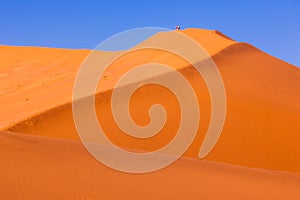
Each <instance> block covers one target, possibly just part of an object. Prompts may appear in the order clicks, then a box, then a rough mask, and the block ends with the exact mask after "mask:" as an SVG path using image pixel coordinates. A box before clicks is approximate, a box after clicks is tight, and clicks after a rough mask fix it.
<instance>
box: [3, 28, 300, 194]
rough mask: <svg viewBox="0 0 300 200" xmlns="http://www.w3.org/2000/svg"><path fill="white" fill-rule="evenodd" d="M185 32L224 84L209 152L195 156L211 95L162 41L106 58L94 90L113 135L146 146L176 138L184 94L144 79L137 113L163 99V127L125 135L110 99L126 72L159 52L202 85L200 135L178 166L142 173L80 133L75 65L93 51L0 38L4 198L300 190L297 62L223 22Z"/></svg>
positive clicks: (142, 117)
mask: <svg viewBox="0 0 300 200" xmlns="http://www.w3.org/2000/svg"><path fill="white" fill-rule="evenodd" d="M182 33H184V34H186V35H188V36H190V37H191V38H193V39H194V40H195V41H197V42H198V43H199V44H201V45H202V46H203V47H204V48H205V49H206V51H207V52H208V54H209V55H210V56H211V57H212V59H213V60H214V62H215V63H216V65H217V67H218V69H219V70H220V73H221V75H222V78H223V81H224V85H225V89H226V95H227V116H226V121H225V125H224V129H223V131H222V134H221V137H220V139H219V141H218V143H217V145H216V146H215V147H214V149H213V151H212V152H211V153H210V154H209V155H208V156H207V157H206V158H205V159H204V160H199V159H198V152H199V148H200V146H201V144H202V142H203V138H204V136H205V133H206V131H207V128H208V124H209V121H210V117H211V110H210V105H211V101H210V96H209V93H208V90H207V87H206V85H205V82H204V80H203V78H202V77H201V76H200V75H199V74H197V72H196V70H195V69H194V68H193V67H192V66H190V64H189V63H188V62H187V61H185V60H183V59H181V58H179V57H176V56H174V55H172V54H169V53H166V52H162V51H158V50H144V51H140V52H133V53H130V54H128V55H126V56H124V57H122V58H120V59H118V60H117V61H116V62H115V63H113V64H112V65H111V66H110V67H109V69H108V70H107V71H106V72H105V78H102V79H101V80H100V84H102V87H101V88H100V87H99V88H98V90H97V94H96V104H95V107H96V110H97V117H98V120H99V122H100V123H101V125H102V126H103V128H104V129H105V130H106V131H107V132H108V133H112V134H111V135H108V137H109V138H110V139H111V140H112V141H113V142H114V143H115V144H117V145H118V146H121V147H125V148H130V149H140V150H146V151H153V150H155V149H158V148H160V147H162V146H163V145H165V144H166V143H167V142H168V141H170V139H172V137H174V134H173V133H174V132H175V131H176V130H177V128H178V124H179V120H180V111H179V106H178V102H177V101H176V99H175V97H174V95H173V94H172V93H170V92H169V91H167V90H166V89H165V88H163V87H159V86H144V87H141V88H140V89H138V90H137V91H136V92H135V93H134V95H133V98H132V100H131V102H130V109H131V111H132V117H133V119H134V120H135V122H136V123H137V124H140V125H146V124H147V123H149V117H148V115H147V112H148V109H149V107H150V106H151V105H153V104H154V103H160V104H162V105H163V106H164V107H165V109H166V111H167V112H168V116H169V117H168V119H167V121H166V124H165V127H164V129H163V130H162V131H161V132H160V133H159V134H158V135H156V136H154V137H152V138H151V139H149V140H147V141H141V140H139V139H135V138H133V137H130V136H128V135H125V134H123V132H122V131H121V130H120V129H118V127H117V126H116V124H115V122H114V120H113V117H112V113H111V107H110V100H111V95H112V89H113V88H114V84H115V83H116V82H117V80H119V78H120V77H121V76H122V74H123V73H124V72H126V71H128V70H130V69H131V68H132V67H133V66H137V65H139V64H143V63H148V62H153V61H156V62H159V63H162V64H166V65H171V66H173V67H174V68H175V69H177V70H178V71H179V72H180V73H182V74H183V75H184V76H185V77H186V78H187V79H188V80H189V81H190V83H191V84H192V86H193V89H194V90H195V91H197V92H196V94H197V97H198V101H199V105H200V107H201V123H200V127H199V130H198V132H197V135H196V138H195V140H194V142H193V144H192V145H191V146H190V148H189V149H188V150H187V152H186V153H185V154H184V158H181V159H180V160H179V161H178V162H176V163H175V164H174V165H172V166H170V167H168V168H166V169H163V170H161V171H158V172H155V173H151V174H144V175H129V174H124V173H121V172H116V171H113V170H111V169H109V168H107V167H104V166H103V165H102V164H100V163H98V162H97V161H96V160H94V159H93V158H92V157H91V155H89V154H88V153H87V151H86V150H85V149H84V147H83V146H82V145H81V143H80V142H79V137H78V134H77V131H76V129H75V125H74V120H73V116H72V105H71V97H72V88H73V83H74V80H75V76H76V72H77V70H78V69H79V67H80V64H81V63H82V62H83V60H84V58H85V57H86V56H87V55H88V53H89V52H90V51H89V50H66V49H50V48H36V47H8V46H0V52H1V55H2V57H3V58H1V59H0V94H1V97H2V98H1V99H0V111H1V114H0V128H1V129H2V130H6V131H10V132H3V133H1V134H0V143H1V146H3V148H1V149H0V155H1V158H2V160H1V163H5V164H3V165H2V164H1V165H0V166H1V170H0V171H1V174H0V177H1V178H0V186H1V188H5V191H6V192H5V193H4V194H3V197H4V198H18V197H19V196H18V195H19V194H23V195H24V197H25V198H27V199H32V198H37V197H40V196H41V195H46V194H47V197H49V198H63V199H65V198H67V199H69V198H70V197H71V198H72V199H98V198H103V197H105V198H121V197H122V198H125V199H126V198H133V199H140V198H142V196H143V198H149V199H150V198H151V199H153V198H155V199H156V198H160V199H166V198H170V197H171V196H172V198H175V199H176V197H177V198H178V199H182V197H184V198H191V199H194V198H195V199H199V198H204V199H216V198H222V197H224V196H225V197H226V198H230V199H232V198H236V199H254V198H259V199H298V198H299V196H300V194H299V191H298V190H297V188H299V185H300V179H299V174H298V173H299V172H300V157H299V155H300V148H299V146H298V144H299V142H300V135H299V132H300V126H299V125H298V122H299V121H300V105H299V103H298V102H299V101H300V70H299V68H296V67H295V66H292V65H290V64H288V63H286V62H283V61H281V60H279V59H277V58H274V57H272V56H270V55H268V54H266V53H264V52H262V51H260V50H258V49H256V48H255V47H253V46H251V45H249V44H246V43H238V42H235V41H234V40H232V39H230V38H229V37H227V36H225V35H223V34H222V33H220V32H218V31H208V30H201V29H186V30H183V31H182ZM163 34H168V33H159V34H157V35H154V36H153V37H152V38H149V40H146V41H144V42H143V43H141V44H139V45H141V46H142V45H147V42H148V43H149V42H151V40H159V39H160V38H161V37H163ZM99 53H100V54H101V55H103V56H106V55H107V54H109V53H108V52H99ZM162 76H168V74H164V75H162ZM125 87H126V86H125ZM145 96H146V97H147V98H145ZM12 132H15V133H12ZM19 133H24V134H19ZM19 166H22V168H21V169H20V167H19ZM257 168H261V169H257ZM282 171H285V172H282ZM103 180H105V181H103ZM124 184H126V187H125V186H124ZM129 186H130V187H129ZM99 188H100V189H99ZM249 188H251V189H249ZM15 189H18V191H20V193H15V192H13V191H15ZM162 189H163V191H164V192H161V191H162ZM202 189H203V190H202ZM33 191H34V192H33ZM115 191H119V192H115ZM156 191H160V192H156ZM216 191H217V192H216ZM133 192H135V193H134V194H135V195H134V196H132V195H133ZM174 192H175V193H176V194H174ZM145 194H148V195H145Z"/></svg>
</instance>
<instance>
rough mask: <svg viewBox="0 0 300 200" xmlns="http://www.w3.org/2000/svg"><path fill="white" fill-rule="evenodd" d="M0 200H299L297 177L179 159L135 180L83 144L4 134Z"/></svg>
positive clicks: (299, 180)
mask: <svg viewBox="0 0 300 200" xmlns="http://www.w3.org/2000/svg"><path fill="white" fill-rule="evenodd" d="M0 145H1V148H0V156H1V162H2V163H5V165H3V164H1V165H0V170H1V176H0V186H1V198H2V199H36V198H39V199H40V198H43V199H182V198H185V199H220V198H222V199H224V198H225V197H226V198H227V199H272V200H273V199H295V200H296V199H298V198H299V196H300V191H299V184H300V178H299V176H298V175H294V174H290V173H285V172H272V171H266V170H256V169H250V168H244V167H237V166H231V165H226V164H220V163H215V162H209V161H200V160H197V159H188V158H181V159H179V160H178V161H177V162H176V163H175V164H173V165H171V166H169V167H168V168H166V169H164V170H160V171H157V172H154V173H150V174H142V175H133V174H126V173H122V172H117V171H114V170H112V169H110V168H108V167H105V166H104V165H102V164H101V163H99V162H98V161H96V160H95V159H93V158H92V157H91V156H90V155H89V154H88V152H87V151H86V150H85V149H84V148H83V146H82V145H81V144H80V143H79V142H74V141H70V140H60V139H49V138H47V137H36V136H30V135H23V134H17V133H9V132H7V133H6V132H1V134H0Z"/></svg>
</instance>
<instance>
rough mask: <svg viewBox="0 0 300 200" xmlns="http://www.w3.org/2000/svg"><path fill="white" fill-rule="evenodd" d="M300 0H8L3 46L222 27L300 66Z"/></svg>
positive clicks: (2, 7)
mask: <svg viewBox="0 0 300 200" xmlns="http://www.w3.org/2000/svg"><path fill="white" fill-rule="evenodd" d="M299 2H300V1H297V0H282V1H276V0H274V1H268V0H266V1H258V0H253V1H246V0H245V1H238V0H236V1H213V0H208V1H201V0H194V1H192V0H190V1H189V0H181V1H180V0H175V1H170V0H150V1H149V0H145V1H142V0H140V1H138V0H135V1H133V0H128V1H126V0H123V1H117V0H108V1H105V0H104V1H101V0H99V1H88V0H87V1H81V2H80V1H75V0H74V1H63V0H62V1H55V0H53V1H42V0H40V1H37V0H35V1H34V0H27V1H13V0H11V1H2V0H0V44H4V45H21V46H24V45H25V46H46V47H60V48H80V49H82V48H85V49H92V48H94V47H95V46H96V45H97V44H98V43H99V42H101V41H103V40H105V39H106V38H107V37H109V36H111V35H113V34H116V33H118V32H121V31H125V30H128V29H132V28H137V27H148V26H151V27H164V28H174V26H175V25H181V27H182V28H189V27H198V28H206V29H217V30H219V31H221V32H223V33H224V34H226V35H228V36H230V37H232V38H233V39H235V40H237V41H241V42H247V43H250V44H252V45H254V46H256V47H258V48H259V49H261V50H263V51H265V52H267V53H269V54H271V55H274V56H276V57H278V58H280V59H283V60H285V61H287V62H290V63H292V64H294V65H297V66H299V67H300V3H299Z"/></svg>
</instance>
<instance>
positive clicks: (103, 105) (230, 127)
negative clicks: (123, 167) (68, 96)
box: [7, 29, 300, 172]
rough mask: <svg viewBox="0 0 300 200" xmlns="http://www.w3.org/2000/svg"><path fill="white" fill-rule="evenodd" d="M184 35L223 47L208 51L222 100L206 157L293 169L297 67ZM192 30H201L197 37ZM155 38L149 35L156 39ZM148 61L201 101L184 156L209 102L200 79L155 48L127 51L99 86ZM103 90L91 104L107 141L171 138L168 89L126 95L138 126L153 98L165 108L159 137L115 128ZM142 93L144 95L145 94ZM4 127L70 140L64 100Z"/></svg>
mask: <svg viewBox="0 0 300 200" xmlns="http://www.w3.org/2000/svg"><path fill="white" fill-rule="evenodd" d="M184 33H185V34H187V35H189V36H191V37H193V38H194V39H195V40H197V41H199V42H200V43H201V41H200V39H199V38H203V37H204V34H206V33H208V39H207V40H208V41H207V43H205V42H203V43H204V44H206V46H207V47H206V48H208V49H210V47H209V45H208V44H212V46H214V45H215V44H214V42H209V41H210V40H213V39H212V38H213V37H216V40H217V41H219V40H220V39H223V40H224V42H223V43H222V42H220V43H221V44H223V45H224V46H223V47H224V49H223V50H220V51H219V52H218V53H217V54H214V55H213V59H214V61H215V63H216V64H217V66H218V68H219V70H220V72H221V74H222V77H223V80H224V84H225V89H226V93H227V101H228V102H227V103H228V107H227V118H226V123H225V126H224V130H223V132H222V135H221V138H220V139H219V141H218V143H217V145H216V146H215V148H214V150H213V151H212V152H211V153H210V154H209V155H208V156H207V157H206V159H208V160H214V161H221V162H226V163H232V164H238V165H242V166H249V167H258V168H266V169H273V170H286V171H291V172H300V157H299V156H298V155H300V148H299V147H298V144H299V141H300V135H299V134H298V133H299V131H300V127H299V125H298V121H299V120H300V106H299V104H298V103H297V102H299V100H300V88H299V87H300V70H299V69H298V68H296V67H294V66H292V65H290V64H288V63H285V62H283V61H280V60H278V59H276V58H274V57H272V56H270V55H267V54H265V53H263V52H261V51H259V50H258V49H256V48H254V47H252V46H250V45H248V44H244V43H234V42H233V44H232V41H231V40H229V39H226V38H220V37H222V36H220V35H217V34H216V33H215V32H205V31H204V32H202V31H197V30H195V29H191V30H187V31H184ZM197 33H198V34H199V35H201V34H203V35H202V37H200V36H199V35H197ZM161 34H167V33H160V35H161ZM160 35H159V34H158V35H156V36H154V38H155V37H156V38H157V39H159V37H160ZM201 44H202V43H201ZM218 44H219V43H218ZM229 44H231V45H229ZM215 46H217V45H215ZM218 48H219V49H221V46H220V45H219V47H218ZM212 49H213V48H211V52H213V50H212ZM160 55H161V56H160ZM135 58H140V59H135ZM150 61H157V62H159V63H163V64H167V65H171V66H175V67H176V66H177V67H178V70H180V72H181V73H182V74H184V75H185V76H186V77H187V79H188V80H190V81H191V83H192V84H193V86H194V89H195V91H198V92H197V94H198V98H199V105H207V106H202V107H201V124H200V128H199V131H198V135H197V137H196V139H195V141H194V143H193V144H192V145H191V147H190V148H189V149H188V151H187V152H186V153H185V155H186V156H189V157H193V158H196V157H197V156H198V152H199V148H200V146H201V144H202V141H203V137H204V135H205V133H206V131H207V127H208V123H209V120H210V106H209V105H210V100H209V94H208V92H207V89H206V86H205V83H204V82H203V80H202V78H201V77H200V76H199V75H197V73H196V71H195V70H194V69H193V68H192V67H191V66H189V64H188V63H187V62H185V61H183V60H180V58H177V57H174V56H173V55H168V54H166V55H165V53H163V52H160V51H155V50H145V51H142V52H137V53H135V52H133V53H131V54H128V55H126V56H125V57H122V58H121V59H119V60H117V61H116V62H115V63H114V64H113V65H112V66H111V67H110V68H109V70H107V73H106V75H107V79H108V80H102V82H101V81H100V83H103V85H104V88H107V89H110V88H112V87H113V85H114V84H115V82H116V81H117V80H118V79H119V77H120V76H121V75H122V74H123V73H124V72H126V71H127V70H128V69H129V68H130V67H132V66H136V65H138V64H143V63H147V62H150ZM124 63H125V64H124ZM117 69H118V70H117ZM62 85H63V84H62ZM38 89H39V88H38ZM151 91H152V92H151ZM111 93H112V91H111V90H108V91H107V92H100V93H98V95H97V97H96V108H97V111H98V113H97V114H98V118H99V121H100V123H102V125H103V126H104V130H106V131H107V132H109V133H113V134H112V135H108V137H110V139H111V140H112V141H113V142H114V143H116V144H117V145H119V146H123V147H129V148H133V149H144V150H151V151H152V150H155V149H158V148H160V147H162V146H163V145H165V144H166V143H167V142H168V141H170V139H172V137H173V135H172V134H173V133H174V132H175V131H176V130H177V128H178V126H177V125H176V124H179V119H180V112H179V111H178V110H179V109H175V108H178V103H177V101H176V100H175V99H174V97H172V94H171V93H168V92H166V91H164V89H163V88H159V87H154V86H152V87H151V86H146V87H142V88H141V89H139V90H138V91H137V92H136V93H135V94H134V97H133V98H132V99H133V100H132V104H131V105H132V109H134V112H132V113H133V118H134V119H135V120H136V122H137V123H138V124H141V125H146V124H147V123H149V118H148V117H147V112H148V109H149V106H151V105H153V104H154V103H160V104H162V105H164V106H165V108H166V110H168V111H170V112H169V113H171V114H170V115H169V116H170V117H169V118H168V120H167V122H166V125H165V127H164V130H163V131H162V132H161V134H158V135H157V136H155V137H152V138H151V140H147V141H141V140H139V139H135V138H132V137H130V136H127V135H125V134H123V132H122V131H120V130H119V128H118V127H117V126H116V124H115V122H114V120H113V118H112V114H111V108H110V96H111ZM145 93H146V94H151V95H147V98H145ZM158 101H159V102H158ZM7 130H10V131H15V132H24V133H28V134H35V135H44V136H50V137H59V138H66V139H78V135H77V131H76V130H75V126H74V122H73V116H72V110H71V103H70V101H69V103H66V104H64V105H61V106H58V107H54V108H52V109H50V110H48V111H45V112H43V113H41V114H38V115H36V116H34V117H29V118H28V119H25V120H24V121H21V122H20V123H17V124H14V125H13V126H10V127H9V128H7Z"/></svg>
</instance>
